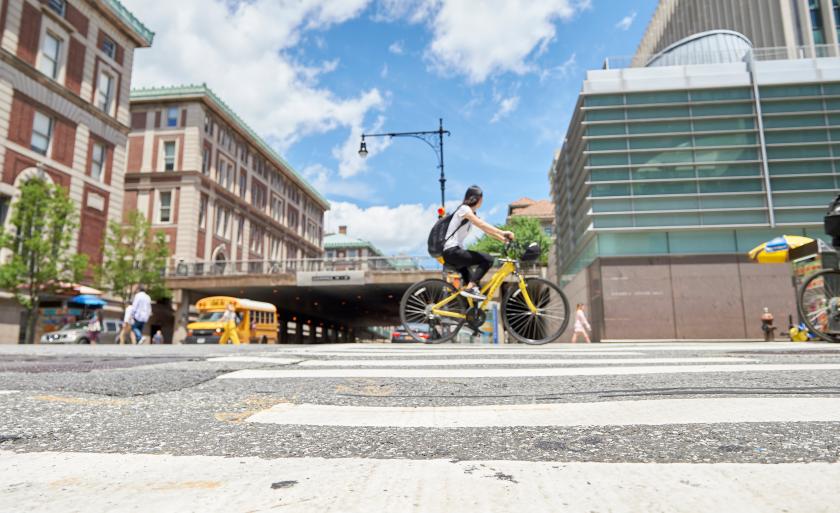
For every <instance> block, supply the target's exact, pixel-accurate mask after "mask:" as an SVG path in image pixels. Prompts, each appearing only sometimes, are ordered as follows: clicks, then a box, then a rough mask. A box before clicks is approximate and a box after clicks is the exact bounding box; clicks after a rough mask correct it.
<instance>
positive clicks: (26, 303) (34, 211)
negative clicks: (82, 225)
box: [0, 178, 88, 344]
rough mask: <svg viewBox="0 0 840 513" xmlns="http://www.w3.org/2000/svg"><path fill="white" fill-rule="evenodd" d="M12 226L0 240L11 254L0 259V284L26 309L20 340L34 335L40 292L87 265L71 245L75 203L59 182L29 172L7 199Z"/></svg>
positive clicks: (71, 279)
mask: <svg viewBox="0 0 840 513" xmlns="http://www.w3.org/2000/svg"><path fill="white" fill-rule="evenodd" d="M10 224H11V230H9V231H4V232H3V234H2V236H0V246H2V247H3V248H4V249H7V250H9V251H11V256H10V258H9V259H8V261H6V262H5V263H3V264H2V265H0V287H3V288H4V289H7V290H10V291H11V292H13V293H14V295H15V298H16V299H17V301H18V303H20V305H21V306H23V308H24V311H25V312H26V338H25V343H27V344H32V343H33V342H34V341H35V326H37V320H38V308H39V306H40V304H41V296H42V295H43V294H45V293H49V292H51V291H54V290H55V289H56V288H58V287H59V286H60V283H61V282H62V281H65V282H67V281H69V282H74V283H75V282H78V281H80V280H81V278H82V276H83V274H84V272H85V270H86V269H87V265H88V258H87V255H80V254H78V253H77V252H75V251H71V249H70V247H71V245H72V243H73V238H74V236H75V234H76V233H77V228H78V226H79V222H78V213H77V212H76V207H75V205H74V204H73V202H72V201H71V200H70V198H69V197H68V195H67V191H65V190H64V189H63V188H62V187H58V186H55V185H51V184H49V183H47V182H46V181H45V180H43V179H41V178H31V179H29V180H27V181H25V182H23V184H22V185H21V187H20V197H19V198H18V200H17V201H15V203H14V205H12V213H11V219H10Z"/></svg>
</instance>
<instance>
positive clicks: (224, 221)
mask: <svg viewBox="0 0 840 513" xmlns="http://www.w3.org/2000/svg"><path fill="white" fill-rule="evenodd" d="M229 220H230V210H228V209H226V208H224V207H220V206H217V207H216V235H218V236H219V237H224V238H227V231H228V221H229Z"/></svg>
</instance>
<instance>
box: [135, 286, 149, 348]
mask: <svg viewBox="0 0 840 513" xmlns="http://www.w3.org/2000/svg"><path fill="white" fill-rule="evenodd" d="M131 306H132V308H133V309H134V322H133V324H132V326H131V329H132V331H134V336H135V338H136V340H137V343H138V344H142V343H143V327H144V326H146V323H147V322H149V318H150V317H151V316H152V298H150V297H149V295H148V294H146V289H145V287H143V286H142V285H140V287H138V289H137V294H135V295H134V301H132V303H131Z"/></svg>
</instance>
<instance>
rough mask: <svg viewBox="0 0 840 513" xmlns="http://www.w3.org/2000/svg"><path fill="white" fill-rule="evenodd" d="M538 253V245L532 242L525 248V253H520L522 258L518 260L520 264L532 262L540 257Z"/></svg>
mask: <svg viewBox="0 0 840 513" xmlns="http://www.w3.org/2000/svg"><path fill="white" fill-rule="evenodd" d="M540 252H541V250H540V245H539V244H537V243H536V242H532V243H530V244H528V247H527V248H525V252H524V253H522V257H521V258H520V259H519V260H520V261H522V262H533V261H535V260H536V259H538V258H539V257H540Z"/></svg>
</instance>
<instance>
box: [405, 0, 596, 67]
mask: <svg viewBox="0 0 840 513" xmlns="http://www.w3.org/2000/svg"><path fill="white" fill-rule="evenodd" d="M428 4H429V2H423V3H421V5H422V6H424V7H426V9H425V10H423V11H422V12H424V13H426V16H427V18H426V21H428V25H429V27H430V29H431V30H432V31H433V34H434V36H433V40H432V42H431V44H430V45H429V47H428V48H427V50H426V54H425V55H426V58H427V59H428V61H429V62H430V64H431V65H432V67H433V68H435V69H437V70H438V71H439V72H441V73H444V74H446V73H455V74H460V75H464V76H465V77H466V78H467V80H468V81H469V82H471V83H480V82H483V81H484V80H486V79H487V78H488V77H489V76H491V75H495V74H500V73H506V72H513V73H516V74H524V73H528V72H532V71H534V70H535V69H536V66H535V65H534V63H533V62H530V61H529V59H531V58H533V57H538V56H539V55H540V54H542V53H543V52H545V51H546V49H547V48H548V45H549V44H551V42H552V41H553V40H554V37H555V35H556V28H555V23H556V22H557V21H558V20H569V19H571V18H572V17H573V16H574V15H575V13H576V12H579V11H580V10H582V9H585V8H587V7H588V5H589V4H588V3H587V2H575V1H573V0H530V1H528V2H510V1H509V0H486V1H484V2H464V1H460V0H441V2H440V7H439V8H438V9H437V10H436V12H435V14H434V15H433V16H432V15H431V14H430V13H431V11H432V9H431V8H429V7H427V6H428ZM418 9H419V8H417V9H415V10H409V11H408V12H409V14H410V15H414V16H415V17H416V13H417V12H418Z"/></svg>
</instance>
